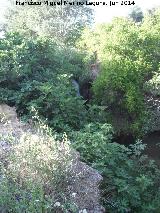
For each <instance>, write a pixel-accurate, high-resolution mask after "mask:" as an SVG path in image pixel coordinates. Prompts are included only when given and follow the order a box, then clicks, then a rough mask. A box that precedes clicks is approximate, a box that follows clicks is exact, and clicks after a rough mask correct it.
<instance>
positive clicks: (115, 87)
mask: <svg viewBox="0 0 160 213" xmlns="http://www.w3.org/2000/svg"><path fill="white" fill-rule="evenodd" d="M159 23H160V11H159V10H157V11H156V12H155V14H154V17H153V16H151V15H146V16H145V17H144V19H143V22H142V24H141V25H137V24H136V23H135V22H134V21H131V20H128V19H127V18H116V19H114V20H113V22H112V23H109V24H103V25H100V26H97V27H96V28H95V29H94V30H93V29H92V30H86V31H85V32H84V34H83V36H82V39H81V40H80V42H79V43H80V46H81V47H82V48H83V49H86V50H87V51H88V52H89V53H90V54H93V53H94V52H95V51H97V54H98V59H99V61H100V66H101V70H100V74H99V76H98V77H97V79H96V80H95V81H94V83H93V87H92V88H93V92H94V96H93V97H94V98H95V99H96V102H98V103H99V104H101V105H103V106H108V109H109V110H110V112H111V114H112V115H113V116H114V117H115V118H116V120H117V118H119V117H120V116H121V117H123V118H124V117H126V120H127V121H126V122H120V125H121V126H120V125H117V124H118V122H116V124H115V125H117V126H118V127H117V128H119V129H120V127H121V128H123V131H124V127H125V130H126V128H127V131H128V128H129V131H132V132H133V131H134V133H135V134H137V132H138V131H139V130H140V129H141V128H142V127H143V124H144V122H145V118H146V112H145V109H146V108H145V101H144V97H145V93H144V84H145V82H146V81H147V80H149V79H151V78H152V75H153V73H154V72H158V70H159V45H158V44H159V38H160V24H159ZM88 35H91V36H88ZM113 120H114V119H113ZM123 121H124V120H123ZM124 123H126V126H125V125H124ZM128 123H129V125H128ZM119 129H118V130H119Z"/></svg>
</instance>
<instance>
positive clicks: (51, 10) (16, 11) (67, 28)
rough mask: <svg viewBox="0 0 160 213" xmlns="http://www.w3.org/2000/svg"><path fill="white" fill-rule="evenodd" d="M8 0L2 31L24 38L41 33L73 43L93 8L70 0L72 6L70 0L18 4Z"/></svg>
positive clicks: (58, 40) (90, 21) (88, 23)
mask: <svg viewBox="0 0 160 213" xmlns="http://www.w3.org/2000/svg"><path fill="white" fill-rule="evenodd" d="M10 2H11V5H9V7H8V11H7V14H6V16H5V18H6V23H5V25H4V27H5V31H7V32H10V31H18V32H20V33H21V34H22V35H23V36H27V37H30V36H31V37H34V38H35V37H37V36H42V35H43V36H46V37H48V38H54V40H56V41H57V42H63V43H64V44H69V45H73V44H74V43H75V41H76V40H77V38H79V37H80V35H81V32H82V29H83V28H84V27H85V26H87V25H90V24H91V23H92V22H93V21H92V19H93V9H92V8H90V7H88V6H87V5H85V4H84V5H81V6H77V5H76V3H77V2H78V1H77V0H75V1H74V3H75V6H73V5H72V6H71V5H70V4H69V3H72V1H71V0H69V1H68V3H67V4H62V5H59V6H50V5H46V4H45V3H44V1H42V0H40V1H39V2H42V5H41V6H34V5H32V6H29V5H27V4H25V5H23V6H18V5H15V1H14V0H10ZM55 2H57V1H55ZM58 2H59V1H58ZM62 2H64V1H62ZM81 2H85V0H83V1H81ZM49 4H50V3H49Z"/></svg>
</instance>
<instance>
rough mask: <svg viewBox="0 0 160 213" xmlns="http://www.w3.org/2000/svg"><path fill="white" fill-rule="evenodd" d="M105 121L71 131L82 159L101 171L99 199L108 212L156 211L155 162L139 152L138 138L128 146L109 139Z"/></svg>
mask: <svg viewBox="0 0 160 213" xmlns="http://www.w3.org/2000/svg"><path fill="white" fill-rule="evenodd" d="M112 134H113V129H112V127H111V126H110V125H108V124H103V125H102V124H99V123H97V124H90V125H87V126H86V127H85V128H84V129H82V130H81V131H79V132H74V133H73V136H72V137H73V146H74V147H75V148H76V149H78V150H79V152H80V154H81V156H82V159H83V160H84V161H85V162H87V163H90V165H92V166H93V167H94V168H96V169H98V170H99V171H100V172H101V173H102V175H103V178H104V180H103V183H102V192H103V202H104V205H105V206H106V209H107V211H108V212H137V213H138V212H139V213H140V212H158V211H159V208H160V206H159V203H158V200H159V198H160V185H159V175H160V170H159V169H158V168H157V166H156V164H155V163H154V162H153V161H151V160H149V159H148V158H147V157H146V156H144V155H143V151H144V149H145V145H144V144H142V143H141V142H140V141H137V143H136V144H134V145H130V146H129V147H128V148H127V147H125V146H123V145H120V144H117V143H114V142H112Z"/></svg>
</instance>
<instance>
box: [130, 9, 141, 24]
mask: <svg viewBox="0 0 160 213" xmlns="http://www.w3.org/2000/svg"><path fill="white" fill-rule="evenodd" d="M143 17H144V15H143V12H142V10H141V8H140V7H137V6H136V7H134V8H133V9H132V11H131V13H130V14H129V18H131V19H132V20H133V21H135V22H141V21H142V20H143Z"/></svg>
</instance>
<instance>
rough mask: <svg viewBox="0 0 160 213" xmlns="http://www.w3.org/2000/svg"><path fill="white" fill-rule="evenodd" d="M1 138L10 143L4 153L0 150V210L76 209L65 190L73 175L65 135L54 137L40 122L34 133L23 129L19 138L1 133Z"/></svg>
mask: <svg viewBox="0 0 160 213" xmlns="http://www.w3.org/2000/svg"><path fill="white" fill-rule="evenodd" d="M1 140H5V142H6V143H8V144H9V146H12V151H11V152H9V153H8V154H6V152H5V151H3V150H2V149H1V150H0V152H1V157H2V154H3V157H4V158H2V159H1V164H0V176H1V181H0V191H1V193H0V211H1V212H5V213H6V212H13V213H22V212H32V213H36V212H39V213H43V212H46V213H49V212H61V211H63V212H67V211H72V212H76V205H75V204H74V203H71V201H70V199H69V197H67V196H68V194H66V189H67V186H68V182H69V180H71V179H72V178H73V177H74V172H73V170H72V162H73V161H72V160H73V151H72V149H71V147H70V144H69V141H68V139H67V137H66V135H63V139H62V141H58V140H57V139H55V138H54V137H53V136H52V135H51V134H50V130H49V128H48V127H47V126H46V125H44V124H43V125H42V124H41V126H39V129H38V130H36V132H35V133H34V134H33V133H30V132H27V133H23V134H22V135H21V137H20V139H18V138H16V137H15V136H13V135H11V136H10V135H8V137H4V136H2V137H1ZM4 159H5V160H4ZM67 193H68V192H67ZM57 203H59V205H58V204H57Z"/></svg>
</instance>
